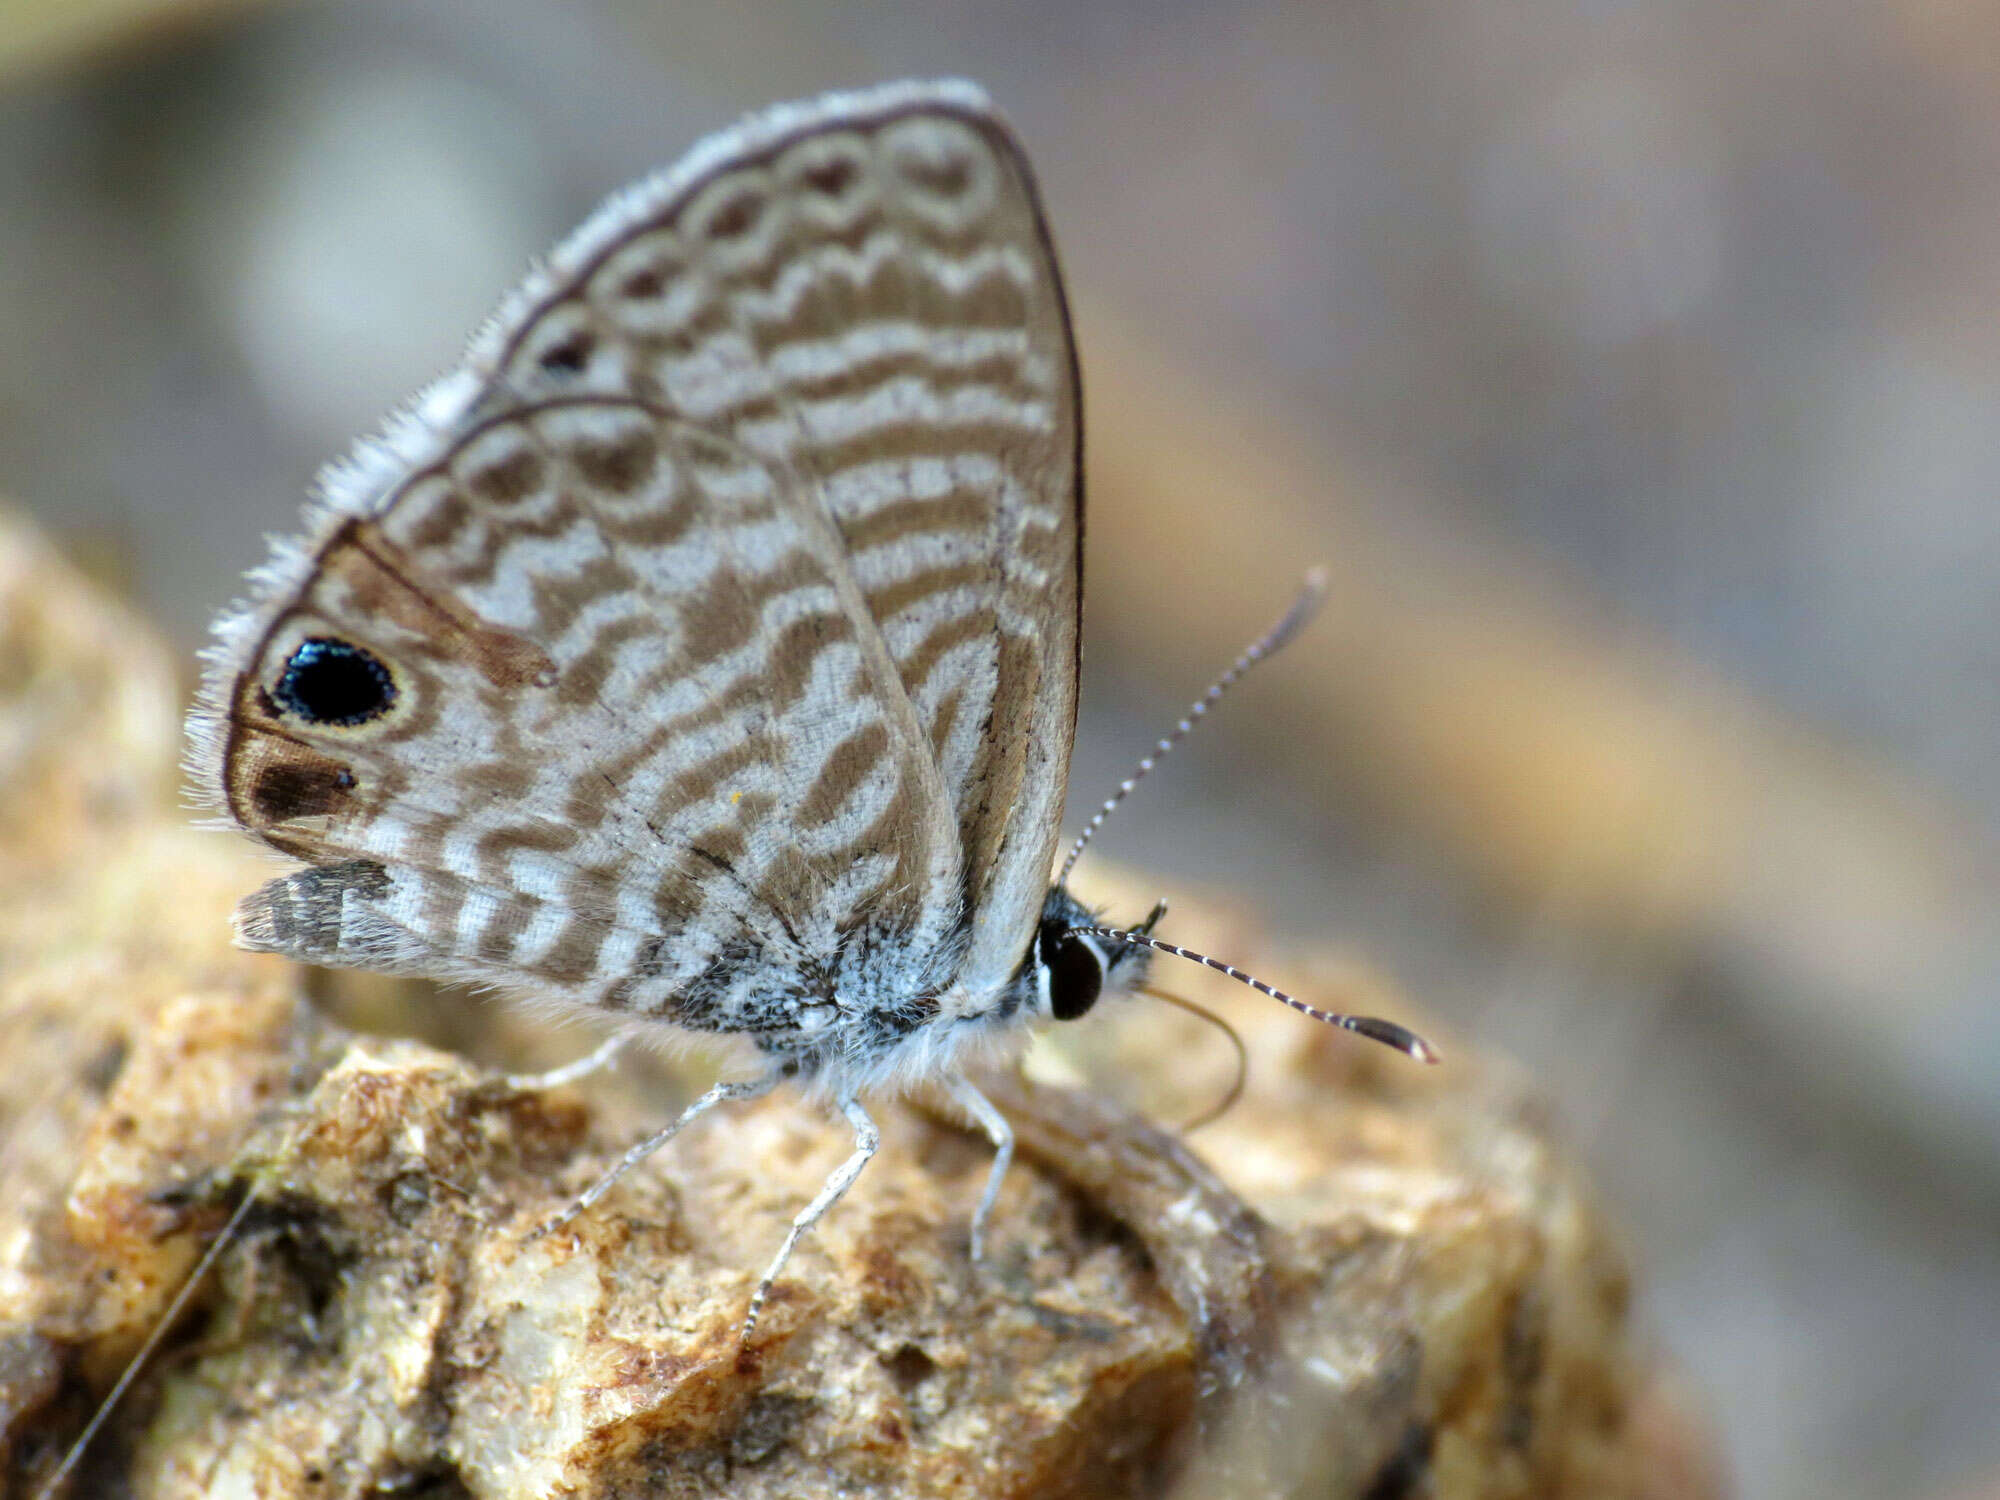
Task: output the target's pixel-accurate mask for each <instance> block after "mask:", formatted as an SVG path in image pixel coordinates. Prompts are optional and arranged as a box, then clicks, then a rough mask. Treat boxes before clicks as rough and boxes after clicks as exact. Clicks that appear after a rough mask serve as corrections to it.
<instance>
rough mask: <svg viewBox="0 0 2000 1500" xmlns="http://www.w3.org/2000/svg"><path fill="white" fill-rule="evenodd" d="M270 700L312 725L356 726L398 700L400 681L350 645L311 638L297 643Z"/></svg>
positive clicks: (368, 654) (327, 638)
mask: <svg viewBox="0 0 2000 1500" xmlns="http://www.w3.org/2000/svg"><path fill="white" fill-rule="evenodd" d="M271 696H272V697H273V698H275V699H276V700H277V703H278V706H279V707H280V708H282V709H284V710H286V711H288V712H290V713H294V714H297V715H298V716H299V717H300V718H301V719H304V720H305V721H306V722H307V723H308V724H333V725H338V726H340V727H342V728H352V727H353V726H355V725H357V724H366V723H367V722H368V721H369V720H370V719H378V718H380V717H381V716H382V715H383V714H385V713H387V712H388V711H389V710H390V708H391V707H393V706H394V704H395V702H396V679H395V678H394V676H392V675H391V673H390V671H389V669H388V667H387V666H385V665H383V663H382V660H381V658H379V657H377V656H376V655H374V654H373V653H372V652H369V651H364V650H362V648H361V647H359V646H357V645H355V644H354V643H353V642H351V641H342V640H335V639H334V638H333V637H331V636H318V635H316V636H312V637H310V638H308V639H307V640H304V641H301V642H300V643H299V646H298V649H297V650H295V651H294V652H292V654H291V656H290V658H288V659H287V660H286V662H285V670H284V672H283V673H282V674H281V675H280V676H279V678H278V685H277V687H276V688H275V689H273V691H272V694H271Z"/></svg>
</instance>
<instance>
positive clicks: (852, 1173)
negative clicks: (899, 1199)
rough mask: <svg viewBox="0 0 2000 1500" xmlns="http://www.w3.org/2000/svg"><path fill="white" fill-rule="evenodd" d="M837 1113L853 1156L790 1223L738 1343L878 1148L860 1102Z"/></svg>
mask: <svg viewBox="0 0 2000 1500" xmlns="http://www.w3.org/2000/svg"><path fill="white" fill-rule="evenodd" d="M840 1112H841V1113H842V1114H843V1115H846V1116H847V1123H848V1124H850V1125H852V1126H853V1127H854V1154H853V1155H852V1156H850V1157H848V1158H847V1160H846V1161H844V1162H842V1163H841V1164H840V1165H839V1166H838V1167H836V1168H835V1169H834V1172H833V1175H832V1176H831V1177H829V1178H827V1180H826V1186H824V1187H822V1188H821V1189H820V1190H819V1196H818V1197H816V1198H814V1199H813V1201H812V1202H810V1203H808V1204H807V1205H806V1206H805V1207H804V1208H802V1209H800V1210H799V1215H798V1217H797V1218H795V1219H793V1220H792V1228H791V1232H790V1233H789V1234H787V1235H786V1236H785V1242H784V1244H782V1245H780V1246H779V1247H778V1253H777V1255H776V1257H774V1258H773V1260H772V1261H771V1265H770V1269H769V1270H767V1271H765V1272H764V1279H763V1280H762V1281H759V1282H758V1283H757V1290H756V1291H754V1292H752V1293H751V1294H750V1310H749V1311H748V1312H747V1313H745V1314H744V1315H743V1332H742V1334H741V1335H740V1336H739V1338H740V1341H741V1342H742V1343H745V1344H747V1343H749V1342H750V1335H751V1334H752V1333H753V1332H754V1331H755V1330H756V1327H757V1317H758V1315H759V1314H760V1313H762V1312H763V1311H764V1300H765V1298H767V1297H769V1296H770V1295H771V1287H772V1284H773V1283H774V1282H776V1281H777V1279H778V1273H779V1272H780V1271H782V1270H784V1268H785V1262H786V1261H788V1260H790V1259H791V1258H792V1250H793V1248H794V1247H795V1246H796V1245H797V1244H798V1242H799V1238H800V1236H802V1235H803V1234H804V1233H805V1232H806V1231H807V1230H808V1229H810V1228H812V1227H813V1225H815V1224H817V1223H818V1222H819V1221H820V1219H821V1218H822V1217H823V1216H824V1215H825V1213H826V1211H827V1210H828V1209H829V1208H832V1207H833V1205H834V1204H836V1203H838V1202H839V1201H840V1197H841V1194H843V1193H845V1192H846V1191H847V1190H848V1189H849V1188H851V1187H853V1186H854V1179H855V1178H857V1177H859V1176H860V1175H861V1169H862V1168H863V1167H865V1166H867V1165H868V1159H869V1158H870V1157H871V1156H873V1155H874V1154H875V1151H876V1148H878V1147H879V1146H880V1145H881V1144H882V1133H881V1132H880V1131H879V1130H877V1129H876V1128H875V1122H874V1121H873V1120H871V1119H869V1118H868V1111H867V1110H865V1109H863V1108H862V1107H861V1101H860V1100H858V1099H856V1098H855V1097H854V1096H853V1095H851V1094H850V1095H848V1096H847V1097H845V1098H843V1099H841V1100H840Z"/></svg>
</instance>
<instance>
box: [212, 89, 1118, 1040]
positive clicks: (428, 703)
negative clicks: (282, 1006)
mask: <svg viewBox="0 0 2000 1500" xmlns="http://www.w3.org/2000/svg"><path fill="white" fill-rule="evenodd" d="M1075 398H1076V392H1075V370H1074V360H1073V356H1072V353H1071V349H1070V342H1069V334H1068V327H1067V321H1066V318H1065V316H1064V313H1063V308H1062V300H1061V293H1060V290H1059V284H1058V282H1057V278H1056V271H1055V266H1054V261H1053V258H1052V255H1051V253H1050V251H1049V249H1048V245H1047V239H1046V235H1045V233H1044V232H1043V230H1042V227H1041V221H1040V216H1039V211H1038V209H1037V206H1036V203H1035V200H1034V195H1033V190H1032V187H1031V185H1030V183H1029V180H1028V178H1027V174H1026V169H1025V167H1024V166H1023V164H1022V163H1021V161H1020V159H1019V156H1018V153H1017V151H1016V149H1015V148H1014V147H1013V145H1012V143H1011V139H1010V137H1008V135H1007V134H1006V132H1005V130H1004V127H1002V126H1001V125H999V124H998V123H997V122H996V121H995V120H994V119H993V117H992V116H991V115H990V112H989V111H988V110H987V108H986V106H985V105H984V103H983V101H982V100H981V99H980V98H979V96H977V95H976V93H975V92H973V91H970V90H968V89H966V88H964V87H963V86H955V85H942V86H908V85H902V86H894V87H892V88H890V89H886V90H880V91H876V93H874V94H871V95H867V96H845V97H844V98H839V99H836V100H833V101H826V102H823V103H821V104H820V105H816V106H805V107H790V108H787V109H783V110H778V111H773V112H771V113H770V114H768V115H766V116H762V117H759V118H758V119H756V120H753V121H751V122H748V123H746V124H745V125H744V126H742V127H739V128H738V129H737V130H736V131H734V132H729V133H725V135H724V136H722V137H718V138H716V139H715V140H713V141H711V142H709V143H706V144H705V145H704V146H703V147H700V148H697V150H696V152H695V153H693V155H692V156H691V157H690V158H689V159H688V160H687V161H685V162H683V163H682V164H681V165H680V166H679V167H676V168H674V169H672V170H670V171H669V172H667V173H665V174H662V176H661V177H659V178H657V179H653V180H651V181H649V182H647V183H644V184H641V185H640V186H639V187H637V188H635V189H633V190H631V191H630V192H628V193H627V194H625V195H623V196H622V197H621V198H619V199H617V200H614V201H613V202H612V203H611V204H609V205H607V207H606V208H605V209H604V210H602V211H601V212H600V214H599V215H598V216H597V217H596V218H594V219H593V220H592V221H591V222H590V223H588V224H586V226H585V227H584V229H583V230H581V231H579V233H578V235H577V236H575V237H574V238H573V239H572V240H571V241H570V242H569V243H568V244H567V245H565V246H564V247H563V248H562V249H561V250H559V251H558V252H557V254H556V256H555V258H554V259H553V261H552V263H551V266H550V268H549V269H548V270H546V271H545V272H543V273H540V274H539V275H538V276H537V278H535V279H534V280H532V281H531V282H530V283H529V285H528V287H526V288H525V289H524V290H523V292H522V293H521V294H520V295H519V296H517V298H516V299H515V300H514V302H513V303H512V304H511V305H510V307H509V308H508V309H507V310H506V311H505V312H503V314H502V316H501V318H500V319H498V320H497V321H496V323H495V324H494V325H493V326H492V327H491V328H489V329H488V330H487V332H486V333H485V334H483V335H482V336H481V338H480V339H479V340H478V341H477V342H476V343H475V346H474V349H473V352H472V355H471V356H470V360H469V363H468V366H467V368H466V370H464V371H462V372H461V373H460V374H459V375H457V376H454V377H451V378H449V379H448V380H447V381H445V382H442V383H441V384H440V385H439V386H438V387H436V388H435V389H434V390H433V391H432V392H431V393H430V394H429V395H428V396H427V397H426V398H425V400H424V401H423V402H422V403H421V404H420V405H419V406H418V407H417V408H416V409H415V410H414V412H413V414H412V415H411V416H410V417H409V418H408V419H406V420H405V421H404V422H403V423H402V424H400V425H399V426H398V427H396V428H394V429H392V431H391V432H390V433H389V434H388V436H387V437H386V438H385V439H384V440H383V442H382V443H380V444H378V445H377V446H375V447H374V448H371V449H369V450H367V451H365V452H364V453H363V454H362V455H361V456H360V459H359V461H358V462H357V463H356V464H355V465H354V466H352V467H350V469H348V470H347V471H345V472H344V473H343V474H341V475H339V476H336V478H335V480H334V482H333V483H332V485H331V486H330V489H329V500H330V504H329V506H328V507H327V509H326V510H325V512H324V514H323V515H322V517H321V520H320V524H319V529H318V534H317V536H316V537H315V539H314V540H313V541H312V542H311V543H309V544H308V545H307V546H305V547H304V548H302V549H298V550H296V551H295V552H293V553H292V554H290V555H289V556H287V557H283V558H281V559H280V560H279V561H278V562H277V563H276V564H274V565H273V567H272V569H270V570H269V571H268V576H267V580H266V595H265V597H264V598H263V600H262V601H261V602H259V603H257V604H255V605H253V606H252V607H251V609H250V610H249V611H248V612H246V613H245V614H244V615H242V616H239V617H238V618H237V619H235V620H234V621H233V622H230V623H228V624H227V625H225V627H224V629H223V632H222V636H221V639H220V642H219V645H218V648H217V650H216V652H215V653H214V656H213V661H214V663H215V670H214V671H212V673H211V677H210V682H209V686H208V690H207V692H206V694H205V701H204V704H203V706H202V708H201V709H199V710H198V712H197V728H198V730H200V726H201V724H202V723H203V722H204V721H205V722H207V723H208V724H209V725H210V726H211V727H209V728H208V729H207V730H205V731H200V732H199V733H198V736H197V740H198V745H199V746H201V747H204V748H202V749H201V750H200V751H199V752H198V755H197V768H196V769H197V774H198V775H199V776H200V777H201V779H202V780H203V782H204V783H205V785H206V787H207V788H208V790H209V791H210V794H211V795H212V796H213V797H215V799H216V800H217V801H219V802H220V803H221V804H222V805H223V806H224V807H225V808H226V810H227V811H228V812H229V814H230V815H231V817H232V818H233V820H234V821H236V822H238V823H240V824H241V825H242V826H243V827H245V828H246V829H248V830H249V831H251V832H253V833H255V834H257V835H258V836H259V837H261V838H263V839H264V840H265V841H266V842H268V843H270V844H272V845H273V846H275V847H277V848H279V849H281V850H283V851H284V852H286V853H289V854H293V855H295V856H298V857H300V858H303V859H305V860H307V861H309V862H310V864H311V865H312V866H313V867H314V868H312V869H309V870H307V871H304V872H301V873H299V874H297V875H294V876H291V877H287V878H286V879H284V880H280V881H275V882H273V883H272V884H271V885H270V886H267V887H266V888H265V890H264V891H262V892H259V893H258V894H257V895H256V896H254V897H252V898H251V899H250V900H249V901H247V902H246V903H245V906H244V909H243V912H242V914H241V920H242V925H243V930H244V932H245V935H246V938H247V939H248V940H249V941H251V942H252V943H253V944H254V945H256V946H262V947H270V948H275V949H278V950H280V951H286V952H291V953H295V954H297V955H298V956H301V957H305V958H309V959H312V960H314V961H317V962H324V963H348V964H357V965H360V966H365V967H372V968H388V969H398V970H402V971H406V972H417V973H430V974H436V975H439V976H440V977H452V978H469V979H478V980H483V981H487V982H493V983H497V984H501V985H504V986H507V987H509V988H512V989H515V990H517V991H519V990H527V991H532V992H533V993H535V994H536V995H539V996H541V997H543V998H545V999H549V1000H561V1001H568V1002H570V1003H573V1004H577V1005H581V1006H586V1007H594V1008H601V1007H609V1008H612V1009H625V1010H630V1011H634V1012H637V1013H640V1014H646V1015H655V1016H659V1017H661V1018H663V1019H671V1020H677V1021H680V1022H682V1023H683V1024H689V1025H695V1026H699V1027H705V1028H716V1029H755V1027H754V1026H753V1025H751V1021H754V1020H756V1019H757V1018H759V1017H761V1018H762V1019H763V1020H764V1021H768V1022H770V1023H771V1024H772V1025H778V1024H781V1023H782V1017H778V1019H776V1020H774V1019H773V1016H774V1015H776V1012H773V1011H771V1009H770V1007H771V1006H773V1005H776V1004H778V1001H777V1000H774V999H772V996H773V995H774V994H777V995H780V998H782V995H781V993H780V992H782V991H784V990H785V988H786V984H787V983H790V982H791V981H796V983H795V984H794V985H793V988H795V989H797V990H798V991H799V992H800V993H802V994H807V995H810V994H811V993H813V992H814V986H815V985H817V986H820V987H821V988H823V989H827V990H828V991H829V992H830V991H831V990H832V989H834V988H838V986H837V985H834V984H832V983H831V981H830V980H829V978H828V975H827V973H826V972H825V971H826V970H827V969H828V968H829V966H837V965H840V964H842V963H846V964H849V965H852V964H855V963H858V962H861V961H862V960H863V959H866V958H868V955H870V954H872V955H874V957H873V959H872V960H871V961H872V962H873V963H874V965H875V967H874V968H873V969H871V970H869V971H867V972H866V973H862V972H860V971H857V970H852V969H850V971H848V972H846V973H845V974H844V975H843V976H841V977H842V978H843V979H844V981H845V983H846V984H847V987H848V989H849V990H850V992H851V991H852V990H853V988H854V987H855V985H857V984H866V985H869V986H873V987H876V988H877V989H878V990H880V991H882V992H885V993H886V992H896V993H898V994H902V995H903V996H904V998H907V999H911V1000H915V999H917V998H920V997H922V998H933V997H935V996H936V995H937V994H938V993H939V992H940V991H942V990H944V989H945V988H946V987H947V985H948V984H949V983H950V982H951V981H953V980H963V981H966V982H969V983H973V984H975V985H978V986H981V987H985V988H991V987H992V986H994V985H997V984H998V983H999V982H1000V981H1001V980H1003V979H1004V978H1005V976H1006V975H1007V974H1008V973H1010V972H1011V971H1012V969H1013V968H1014V967H1015V966H1016V964H1017V963H1018V961H1019V958H1020V955H1021V953H1022V952H1023V951H1024V950H1025V948H1026V945H1027V942H1028V937H1029V934H1030V933H1031V932H1032V930H1033V924H1034V918H1035V914H1036V912H1037V911H1038V909H1039V906H1040V901H1041V896H1042V892H1043V890H1044V888H1045V886H1046V881H1047V876H1048V868H1049V863H1050V859H1051V856H1052V852H1053V843H1054V839H1055V837H1056V824H1057V819H1058V817H1059V814H1060V804H1061V796H1062V785H1063V774H1064V769H1065V766H1066V762H1067V756H1068V750H1069V744H1070V737H1071V732H1072V724H1073V717H1074V704H1075V685H1076V684H1075V652H1076V623H1077V622H1076V608H1077V568H1076V549H1077V535H1078V525H1079V521H1078V504H1079V498H1078V493H1077V483H1076V455H1077V443H1078V433H1077V423H1076V416H1075V411H1076V399H1075ZM774 975H777V976H779V978H780V979H781V980H783V981H785V982H783V983H777V984H775V985H774V983H773V976H774ZM758 1006H763V1007H764V1009H763V1010H758V1009H757V1007H758ZM732 1007H733V1008H732ZM744 1007H750V1009H748V1010H746V1009H745V1008H744ZM746 1017H749V1018H750V1019H749V1020H746V1019H745V1018H746Z"/></svg>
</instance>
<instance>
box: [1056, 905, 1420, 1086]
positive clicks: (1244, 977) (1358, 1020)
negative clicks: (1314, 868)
mask: <svg viewBox="0 0 2000 1500" xmlns="http://www.w3.org/2000/svg"><path fill="white" fill-rule="evenodd" d="M1069 931H1070V934H1071V935H1072V936H1075V937H1095V938H1109V939H1110V940H1111V941H1112V942H1114V943H1134V944H1137V945H1138V946H1139V947H1141V948H1151V949H1154V950H1155V951H1157V952H1160V953H1171V954H1172V955H1173V956H1174V957H1175V958H1185V959H1187V960H1189V961H1190V962H1192V963H1198V964H1204V965H1206V966H1207V967H1209V968H1211V969H1213V970H1215V971H1216V972H1217V973H1218V974H1227V975H1228V976H1229V977H1230V978H1231V979H1234V980H1235V981H1236V982H1237V983H1239V984H1247V985H1249V986H1250V988H1251V989H1253V990H1255V991H1257V993H1258V994H1260V995H1269V996H1270V997H1271V998H1272V999H1273V1000H1278V1001H1282V1002H1283V1003H1284V1004H1286V1005H1289V1006H1290V1007H1291V1008H1292V1009H1293V1010H1295V1011H1297V1012H1298V1013H1299V1014H1300V1015H1302V1016H1311V1017H1312V1018H1313V1019H1314V1020H1315V1021H1324V1022H1326V1024H1327V1025H1329V1026H1338V1027H1339V1028H1340V1029H1341V1030H1342V1031H1351V1032H1353V1033H1354V1034H1355V1035H1356V1036H1365V1037H1367V1038H1368V1039H1369V1040H1370V1041H1374V1042H1380V1043H1381V1044H1382V1045H1383V1046H1385V1047H1394V1048H1395V1049H1396V1050H1397V1051H1398V1052H1404V1053H1408V1054H1409V1055H1410V1056H1411V1057H1414V1058H1415V1059H1416V1060H1417V1061H1418V1062H1421V1063H1434V1062H1437V1061H1438V1060H1439V1058H1438V1053H1437V1048H1435V1047H1433V1046H1432V1045H1431V1044H1430V1043H1429V1042H1427V1041H1425V1040H1424V1039H1423V1038H1422V1037H1420V1036H1418V1035H1417V1034H1416V1033H1415V1032H1414V1031H1411V1030H1410V1029H1409V1028H1408V1027H1407V1026H1398V1025H1397V1024H1396V1023H1395V1022H1394V1021H1384V1020H1381V1019H1379V1018H1378V1017H1375V1016H1344V1015H1341V1014H1340V1013H1339V1012H1337V1011H1331V1010H1321V1009H1320V1008H1319V1007H1318V1006H1316V1005H1308V1004H1306V1003H1305V1001H1303V1000H1300V999H1298V998H1296V997H1295V996H1292V995H1288V994H1286V993H1285V992H1284V991H1283V990H1281V989H1279V988H1277V987H1276V986H1275V985H1269V984H1266V983H1264V981H1263V980H1261V979H1259V978H1257V977H1256V976H1255V975H1254V974H1245V973H1244V972H1243V971H1242V970H1241V969H1239V968H1237V967H1236V966H1235V965H1234V964H1226V963H1224V962H1223V961H1222V960H1221V959H1219V958H1210V957H1209V956H1208V955H1207V954H1206V953H1197V952H1195V951H1194V949H1192V948H1183V947H1181V946H1180V945H1179V944H1178V943H1163V942H1161V941H1160V940H1159V939H1158V938H1156V937H1148V936H1147V935H1146V934H1145V933H1143V932H1136V931H1133V930H1131V929H1129V928H1123V927H1072V928H1070V929H1069Z"/></svg>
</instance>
